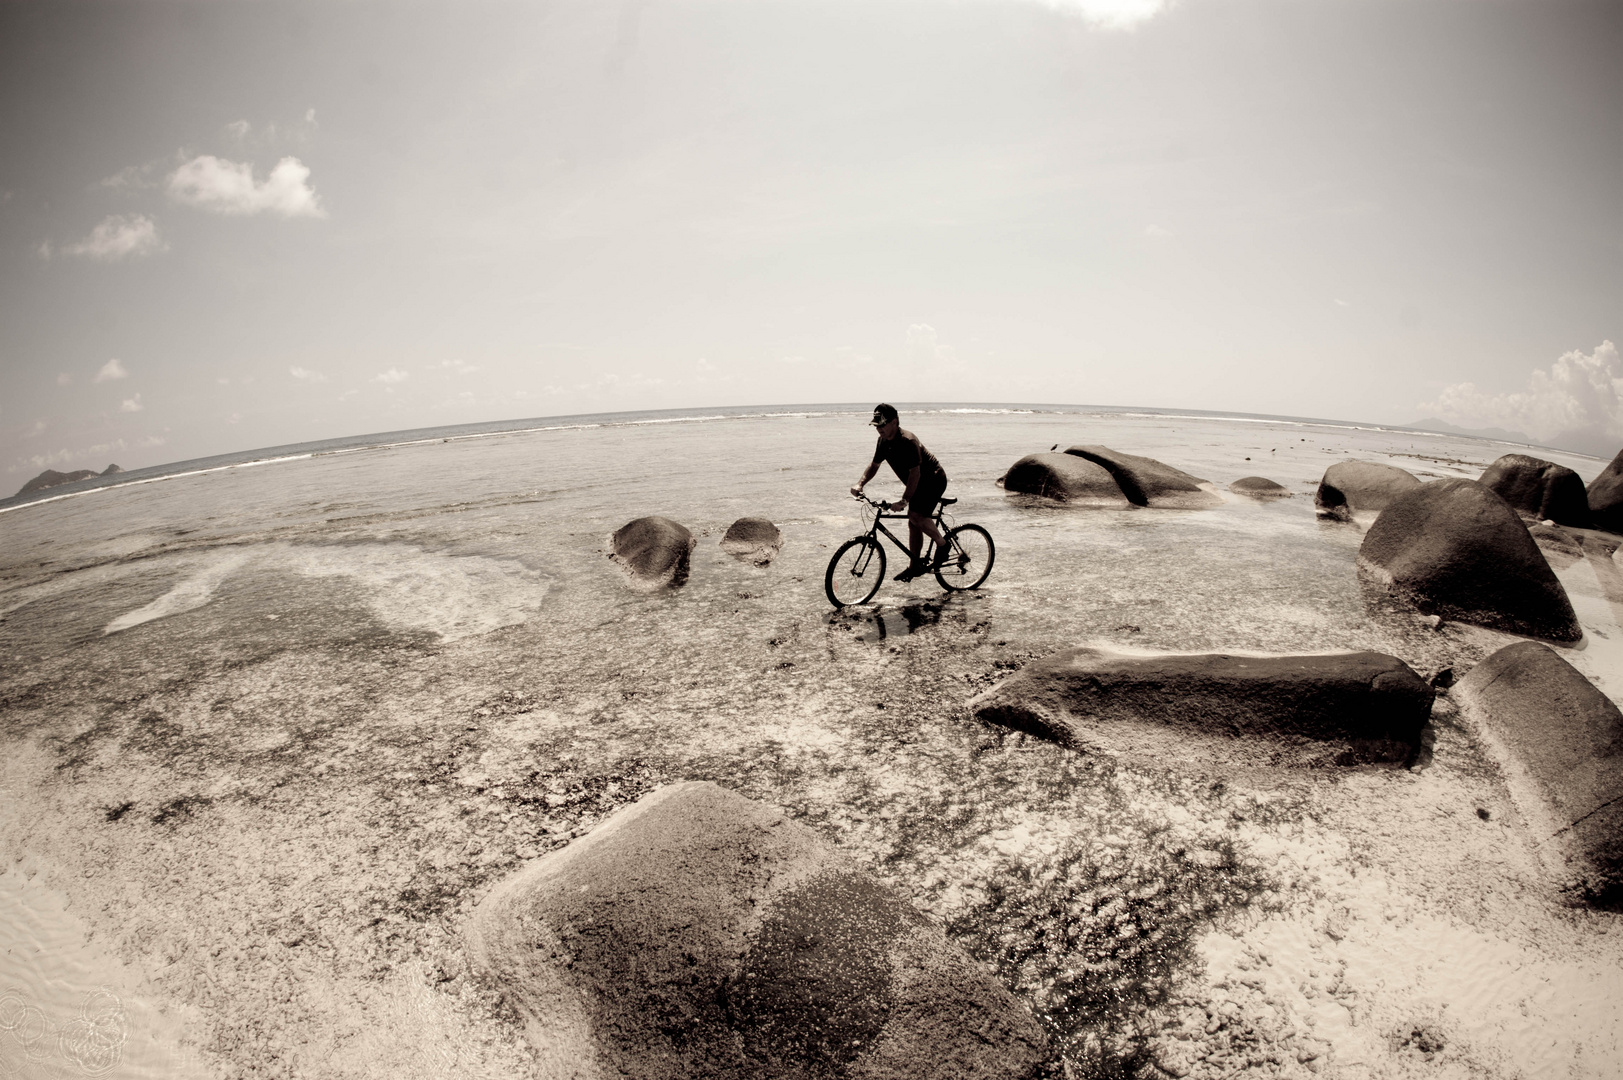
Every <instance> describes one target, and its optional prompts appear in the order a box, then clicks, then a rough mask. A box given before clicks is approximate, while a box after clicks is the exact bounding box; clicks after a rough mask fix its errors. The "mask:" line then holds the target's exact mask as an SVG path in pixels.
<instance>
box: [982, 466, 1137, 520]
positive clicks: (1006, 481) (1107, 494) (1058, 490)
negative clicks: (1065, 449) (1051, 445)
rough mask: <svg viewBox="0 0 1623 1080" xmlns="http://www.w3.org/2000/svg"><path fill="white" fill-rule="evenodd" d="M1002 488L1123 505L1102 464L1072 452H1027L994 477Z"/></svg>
mask: <svg viewBox="0 0 1623 1080" xmlns="http://www.w3.org/2000/svg"><path fill="white" fill-rule="evenodd" d="M998 482H999V483H1000V484H1002V485H1003V490H1005V491H1010V492H1014V493H1016V494H1021V495H1040V496H1042V497H1043V498H1045V499H1058V500H1060V501H1061V502H1068V503H1072V504H1075V505H1081V506H1106V507H1121V508H1126V507H1127V506H1128V505H1129V504H1128V502H1127V496H1125V495H1123V494H1122V490H1121V485H1119V484H1117V483H1116V480H1115V478H1114V477H1112V476H1111V475H1110V473H1109V471H1108V470H1107V469H1105V467H1104V466H1103V465H1099V464H1096V463H1095V462H1092V461H1089V460H1087V459H1086V458H1081V457H1076V456H1074V455H1072V454H1052V453H1050V454H1027V455H1026V456H1025V457H1023V458H1021V459H1020V460H1019V461H1017V462H1015V463H1014V464H1013V465H1011V466H1010V467H1009V471H1008V472H1006V473H1004V474H1003V476H1002V478H1001V479H1000V480H999V481H998Z"/></svg>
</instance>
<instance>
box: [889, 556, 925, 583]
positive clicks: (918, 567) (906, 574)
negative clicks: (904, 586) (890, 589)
mask: <svg viewBox="0 0 1623 1080" xmlns="http://www.w3.org/2000/svg"><path fill="white" fill-rule="evenodd" d="M929 572H930V567H929V566H928V565H926V564H925V563H924V562H923V561H922V560H921V561H919V562H916V563H914V564H913V565H912V566H909V567H908V568H907V569H906V570H903V571H901V572H900V573H898V574H897V575H896V576H895V577H894V578H892V579H891V580H893V581H912V580H913V579H914V578H916V577H918V576H919V575H920V574H928V573H929Z"/></svg>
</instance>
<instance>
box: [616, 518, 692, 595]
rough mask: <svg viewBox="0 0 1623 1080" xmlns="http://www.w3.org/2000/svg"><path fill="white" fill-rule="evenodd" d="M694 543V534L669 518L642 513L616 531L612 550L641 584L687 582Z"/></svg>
mask: <svg viewBox="0 0 1623 1080" xmlns="http://www.w3.org/2000/svg"><path fill="white" fill-rule="evenodd" d="M695 543H696V541H695V540H694V539H693V534H692V533H690V532H688V530H687V529H686V528H684V527H682V526H681V525H678V524H677V523H676V522H674V521H672V520H671V519H670V518H665V517H642V518H638V519H637V520H636V521H632V522H628V523H627V524H625V525H623V526H621V527H620V529H619V530H618V531H617V532H615V534H614V538H613V541H612V550H611V552H610V554H612V555H613V556H614V561H615V562H617V563H619V564H620V565H621V566H622V567H624V568H625V570H626V572H627V573H628V574H630V575H631V579H632V581H633V582H635V583H637V584H638V585H641V586H644V587H648V588H659V587H660V586H663V585H673V586H675V585H682V584H685V583H686V582H687V579H688V556H689V555H690V554H691V553H692V551H693V545H694V544H695Z"/></svg>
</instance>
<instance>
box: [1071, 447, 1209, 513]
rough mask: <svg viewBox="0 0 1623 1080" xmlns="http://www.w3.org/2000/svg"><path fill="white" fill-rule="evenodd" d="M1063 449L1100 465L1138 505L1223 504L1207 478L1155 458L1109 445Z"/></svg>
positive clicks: (1190, 507) (1198, 507) (1191, 506)
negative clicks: (1175, 467) (1123, 451)
mask: <svg viewBox="0 0 1623 1080" xmlns="http://www.w3.org/2000/svg"><path fill="white" fill-rule="evenodd" d="M1065 452H1066V453H1067V454H1071V455H1074V456H1076V457H1079V458H1083V459H1085V460H1087V461H1091V462H1094V463H1095V464H1097V465H1100V466H1103V467H1104V469H1105V470H1107V471H1108V472H1109V473H1110V475H1111V477H1112V478H1114V479H1115V481H1116V484H1117V486H1119V487H1120V488H1121V491H1122V494H1123V495H1125V496H1127V501H1128V502H1131V503H1133V504H1135V505H1138V506H1155V507H1167V508H1170V509H1174V510H1205V509H1209V508H1210V507H1213V506H1221V505H1222V504H1223V497H1222V496H1221V495H1219V494H1217V493H1216V492H1215V491H1213V490H1212V485H1211V484H1210V483H1209V482H1208V481H1205V480H1202V479H1201V478H1200V477H1198V476H1191V475H1189V474H1188V473H1186V472H1184V471H1183V470H1182V469H1174V468H1173V467H1172V466H1171V465H1168V464H1166V463H1164V462H1160V461H1156V460H1155V459H1154V458H1147V457H1139V456H1138V455H1136V454H1124V453H1122V452H1120V451H1119V450H1112V449H1110V447H1108V446H1073V447H1071V448H1070V449H1068V450H1066V451H1065Z"/></svg>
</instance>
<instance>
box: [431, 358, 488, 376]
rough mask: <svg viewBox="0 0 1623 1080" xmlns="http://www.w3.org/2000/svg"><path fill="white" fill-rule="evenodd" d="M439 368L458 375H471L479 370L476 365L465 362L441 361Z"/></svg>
mask: <svg viewBox="0 0 1623 1080" xmlns="http://www.w3.org/2000/svg"><path fill="white" fill-rule="evenodd" d="M440 367H442V368H445V369H446V370H448V371H452V372H455V373H456V374H458V375H472V374H473V373H474V372H476V371H478V370H479V368H478V366H477V365H475V364H470V363H468V362H467V361H465V360H441V361H440Z"/></svg>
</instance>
